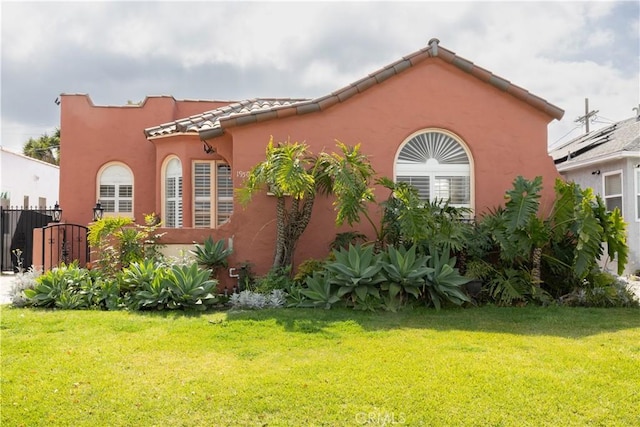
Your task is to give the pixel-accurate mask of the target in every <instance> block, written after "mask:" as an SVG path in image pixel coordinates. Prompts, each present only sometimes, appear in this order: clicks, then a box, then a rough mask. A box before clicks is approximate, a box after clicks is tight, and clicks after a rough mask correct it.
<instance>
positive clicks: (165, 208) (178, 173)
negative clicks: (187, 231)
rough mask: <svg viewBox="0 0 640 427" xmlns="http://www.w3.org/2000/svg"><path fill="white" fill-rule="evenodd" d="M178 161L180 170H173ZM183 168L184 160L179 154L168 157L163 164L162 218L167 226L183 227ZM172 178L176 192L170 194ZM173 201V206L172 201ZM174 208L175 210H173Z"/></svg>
mask: <svg viewBox="0 0 640 427" xmlns="http://www.w3.org/2000/svg"><path fill="white" fill-rule="evenodd" d="M175 162H177V167H178V168H179V170H174V171H171V170H170V168H171V167H172V165H175V164H176V163H175ZM183 175H184V173H183V169H182V161H181V160H180V159H179V158H178V157H177V156H169V157H167V158H166V159H165V160H164V162H163V165H162V188H161V190H162V218H163V220H164V221H163V222H164V226H165V227H167V228H182V226H183V221H182V218H183V214H182V200H183ZM170 180H174V184H175V185H174V187H173V188H174V189H175V191H174V194H172V195H169V194H168V191H169V184H170ZM171 202H173V203H174V204H173V207H171V206H170V203H171ZM172 210H173V212H171V211H172Z"/></svg>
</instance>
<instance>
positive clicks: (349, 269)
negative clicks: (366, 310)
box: [326, 245, 384, 304]
mask: <svg viewBox="0 0 640 427" xmlns="http://www.w3.org/2000/svg"><path fill="white" fill-rule="evenodd" d="M333 254H334V256H335V261H333V262H329V263H327V265H326V269H327V270H329V271H330V272H331V273H333V276H332V278H331V283H334V284H336V285H338V286H339V288H338V293H337V296H338V297H340V298H342V297H343V296H347V298H348V299H350V300H351V301H352V302H353V303H354V304H355V303H356V302H357V300H360V301H364V300H365V299H366V298H367V296H368V295H371V296H372V297H375V298H377V299H380V292H379V286H378V285H379V284H380V283H381V282H382V281H384V276H383V275H382V274H380V271H381V270H382V264H381V263H380V255H377V254H374V253H373V246H361V245H356V246H353V245H349V249H348V250H347V249H340V250H338V251H336V250H334V251H333Z"/></svg>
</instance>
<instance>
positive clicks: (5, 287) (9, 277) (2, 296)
mask: <svg viewBox="0 0 640 427" xmlns="http://www.w3.org/2000/svg"><path fill="white" fill-rule="evenodd" d="M13 279H14V277H13V273H7V272H5V273H2V274H0V304H11V288H12V287H13Z"/></svg>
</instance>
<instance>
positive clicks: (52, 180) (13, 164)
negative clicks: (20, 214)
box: [0, 146, 64, 208]
mask: <svg viewBox="0 0 640 427" xmlns="http://www.w3.org/2000/svg"><path fill="white" fill-rule="evenodd" d="M59 186H60V168H59V167H58V166H55V165H52V164H49V163H46V162H42V161H40V160H36V159H33V158H31V157H27V156H24V155H22V154H20V153H16V152H14V151H11V150H9V149H7V148H5V147H1V146H0V196H3V195H7V196H8V199H9V202H8V203H7V202H3V203H5V204H8V205H9V206H11V207H15V208H43V207H53V205H54V204H55V203H56V202H57V201H58V197H59V194H60V190H59ZM63 208H64V207H63Z"/></svg>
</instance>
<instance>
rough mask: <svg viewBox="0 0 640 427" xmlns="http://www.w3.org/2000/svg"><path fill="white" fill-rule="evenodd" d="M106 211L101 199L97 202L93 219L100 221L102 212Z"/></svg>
mask: <svg viewBox="0 0 640 427" xmlns="http://www.w3.org/2000/svg"><path fill="white" fill-rule="evenodd" d="M103 213H104V209H102V205H101V204H100V200H98V201H97V202H96V205H95V207H94V208H93V220H94V221H99V220H101V219H102V214H103Z"/></svg>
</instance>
